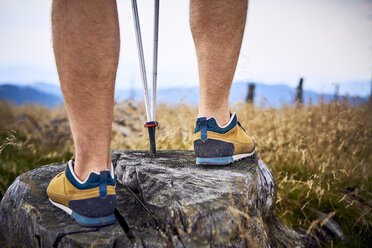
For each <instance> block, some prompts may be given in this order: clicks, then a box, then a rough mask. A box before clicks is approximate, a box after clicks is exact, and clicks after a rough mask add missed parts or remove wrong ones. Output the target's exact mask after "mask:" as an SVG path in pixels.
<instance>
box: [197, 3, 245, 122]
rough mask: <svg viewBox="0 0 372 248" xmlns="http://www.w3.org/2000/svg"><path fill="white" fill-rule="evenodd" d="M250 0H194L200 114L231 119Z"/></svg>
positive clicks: (224, 120) (222, 120)
mask: <svg viewBox="0 0 372 248" xmlns="http://www.w3.org/2000/svg"><path fill="white" fill-rule="evenodd" d="M247 7H248V1H247V0H210V1H207V0H191V1H190V27H191V31H192V35H193V38H194V42H195V47H196V54H197V57H198V66H199V80H200V104H199V116H200V117H201V116H203V117H212V116H213V117H215V118H216V120H217V122H218V124H219V125H225V124H226V123H227V122H228V121H229V119H230V114H229V94H230V88H231V84H232V80H233V77H234V73H235V69H236V64H237V61H238V58H239V53H240V47H241V43H242V38H243V33H244V27H245V20H246V15H247Z"/></svg>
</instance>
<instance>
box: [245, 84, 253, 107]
mask: <svg viewBox="0 0 372 248" xmlns="http://www.w3.org/2000/svg"><path fill="white" fill-rule="evenodd" d="M254 87H255V84H254V83H249V84H248V94H247V98H246V99H245V101H246V102H247V103H254Z"/></svg>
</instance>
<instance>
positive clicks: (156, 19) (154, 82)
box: [151, 0, 159, 121]
mask: <svg viewBox="0 0 372 248" xmlns="http://www.w3.org/2000/svg"><path fill="white" fill-rule="evenodd" d="M154 9H155V11H154V12H155V13H154V55H153V67H152V70H153V73H152V75H153V78H152V90H151V117H152V118H153V121H155V111H156V108H155V105H156V87H157V76H158V43H159V42H158V40H159V38H158V37H159V0H155V8H154Z"/></svg>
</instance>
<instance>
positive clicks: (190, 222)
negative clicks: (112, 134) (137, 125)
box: [0, 151, 315, 247]
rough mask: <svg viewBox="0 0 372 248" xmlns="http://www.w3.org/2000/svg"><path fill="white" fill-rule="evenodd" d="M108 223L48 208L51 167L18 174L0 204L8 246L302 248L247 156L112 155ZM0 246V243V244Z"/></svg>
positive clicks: (271, 185) (259, 166)
mask: <svg viewBox="0 0 372 248" xmlns="http://www.w3.org/2000/svg"><path fill="white" fill-rule="evenodd" d="M112 157H113V164H114V166H115V167H116V169H115V173H116V176H117V179H118V184H117V198H118V205H117V209H116V211H115V216H116V219H117V221H116V223H115V224H114V225H111V226H108V227H103V228H99V229H97V228H85V227H81V226H79V225H78V224H76V223H75V222H74V220H73V219H72V218H71V217H70V216H68V215H67V214H65V213H64V212H62V211H61V210H59V209H57V208H55V207H54V206H52V204H51V203H49V201H48V199H47V195H46V192H45V191H46V187H47V185H48V183H49V181H50V180H51V178H52V177H53V176H54V175H56V174H57V173H58V172H60V171H62V170H63V169H64V165H63V164H51V165H46V166H43V167H40V168H38V169H36V170H33V171H29V172H27V173H25V174H22V175H21V176H19V177H18V178H17V179H16V180H15V181H14V183H13V184H12V185H11V186H10V187H9V189H8V190H7V192H6V193H5V195H4V197H3V199H2V201H1V205H0V224H1V225H0V234H2V235H3V239H4V240H5V242H6V243H7V244H8V246H11V247H12V246H13V247H14V246H16V247H19V246H21V247H22V246H28V247H30V246H31V247H309V246H315V245H314V244H315V243H314V240H313V239H311V238H310V237H309V236H308V235H307V234H306V233H305V232H300V231H295V230H293V229H291V228H289V227H285V226H283V225H282V224H281V223H279V222H278V220H277V219H276V218H275V216H274V214H273V208H274V204H275V182H274V179H273V176H272V174H271V172H270V170H269V169H268V168H267V166H266V165H265V164H264V163H263V162H262V161H261V160H260V159H259V157H258V156H254V157H252V158H249V159H245V160H242V161H240V162H238V163H235V164H233V165H230V166H223V167H221V166H220V167H205V166H197V165H195V157H194V153H193V152H192V151H158V154H157V156H156V157H150V156H149V155H148V153H147V152H145V151H113V152H112ZM0 244H1V242H0Z"/></svg>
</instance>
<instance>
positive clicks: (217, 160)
mask: <svg viewBox="0 0 372 248" xmlns="http://www.w3.org/2000/svg"><path fill="white" fill-rule="evenodd" d="M232 162H234V159H233V157H232V156H229V157H218V158H196V163H197V164H213V165H225V164H230V163H232Z"/></svg>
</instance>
